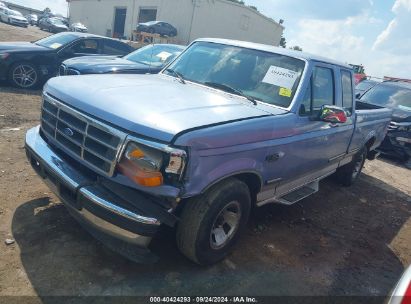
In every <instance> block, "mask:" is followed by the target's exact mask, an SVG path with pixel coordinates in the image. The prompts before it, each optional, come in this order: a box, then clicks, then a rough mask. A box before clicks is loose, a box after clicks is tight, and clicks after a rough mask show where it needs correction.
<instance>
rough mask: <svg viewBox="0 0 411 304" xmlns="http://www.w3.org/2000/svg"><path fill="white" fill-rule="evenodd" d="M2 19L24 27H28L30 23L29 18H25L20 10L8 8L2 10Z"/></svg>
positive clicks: (0, 18)
mask: <svg viewBox="0 0 411 304" xmlns="http://www.w3.org/2000/svg"><path fill="white" fill-rule="evenodd" d="M0 20H1V21H3V22H7V23H9V24H12V25H18V26H23V27H28V25H29V22H28V21H27V19H26V18H24V17H23V15H22V14H21V13H20V12H18V11H13V10H11V9H8V8H6V9H2V10H0Z"/></svg>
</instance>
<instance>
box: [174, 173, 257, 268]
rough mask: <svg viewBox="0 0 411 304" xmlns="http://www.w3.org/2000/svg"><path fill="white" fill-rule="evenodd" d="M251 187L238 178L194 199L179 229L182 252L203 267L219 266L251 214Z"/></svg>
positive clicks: (179, 242)
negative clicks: (215, 264)
mask: <svg viewBox="0 0 411 304" xmlns="http://www.w3.org/2000/svg"><path fill="white" fill-rule="evenodd" d="M250 207H251V198H250V192H249V190H248V187H247V185H246V184H245V183H243V182H242V181H239V180H237V179H235V178H230V179H227V180H225V181H223V182H221V183H220V184H218V185H216V186H214V187H212V188H211V189H210V190H209V191H207V192H206V193H205V194H203V195H201V196H199V197H197V198H194V199H190V200H188V201H187V202H186V205H185V206H184V209H183V212H182V215H181V220H180V222H179V225H178V228H177V245H178V248H179V249H180V251H181V252H182V253H183V254H184V255H185V256H187V257H188V258H189V259H191V260H192V261H194V262H196V263H198V264H200V265H209V264H213V263H216V262H218V261H220V260H221V259H223V258H224V257H226V256H227V255H228V254H229V253H230V252H231V249H232V248H233V246H234V244H235V243H236V241H237V239H238V238H239V236H240V234H241V232H242V230H243V229H244V227H245V226H246V223H247V220H248V216H249V214H250Z"/></svg>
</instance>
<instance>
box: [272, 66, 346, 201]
mask: <svg viewBox="0 0 411 304" xmlns="http://www.w3.org/2000/svg"><path fill="white" fill-rule="evenodd" d="M342 97H343V96H342V83H341V77H340V70H339V68H337V67H335V66H332V65H327V64H320V63H318V64H316V65H315V66H314V67H313V69H312V74H311V80H310V82H309V85H308V86H307V88H306V91H305V96H304V98H303V100H302V102H301V105H300V108H299V113H297V114H298V117H297V120H296V125H295V130H297V134H296V135H295V136H296V138H299V139H298V140H297V141H295V142H293V143H292V150H290V153H291V154H292V155H290V156H291V159H292V160H293V163H294V164H296V165H295V166H294V167H293V170H290V171H288V170H286V172H285V175H284V183H283V184H282V185H280V186H279V188H278V189H277V191H278V192H280V193H281V192H286V191H288V190H290V189H291V188H292V187H293V186H294V185H295V183H296V180H298V181H297V184H298V183H301V182H306V181H307V182H308V181H312V180H314V179H316V178H319V177H321V176H324V175H327V174H328V173H331V172H333V170H335V169H336V168H337V167H338V164H339V162H340V161H341V159H343V158H344V156H345V155H346V153H347V149H348V145H349V143H350V140H351V137H352V134H353V128H354V124H353V115H352V113H348V111H347V116H348V119H347V121H346V122H345V123H338V124H332V123H329V122H324V121H320V120H318V119H314V117H316V116H318V114H319V112H320V109H321V107H322V106H324V105H336V106H339V107H342ZM351 97H352V96H351ZM351 112H352V109H351Z"/></svg>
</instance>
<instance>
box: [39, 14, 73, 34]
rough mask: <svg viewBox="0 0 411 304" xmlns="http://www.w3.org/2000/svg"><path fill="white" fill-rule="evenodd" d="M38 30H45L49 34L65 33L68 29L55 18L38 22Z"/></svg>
mask: <svg viewBox="0 0 411 304" xmlns="http://www.w3.org/2000/svg"><path fill="white" fill-rule="evenodd" d="M39 28H40V29H41V30H46V31H49V32H51V33H60V32H67V31H68V27H67V25H65V24H64V22H63V21H62V20H61V19H59V18H56V17H52V18H43V19H41V20H40V21H39Z"/></svg>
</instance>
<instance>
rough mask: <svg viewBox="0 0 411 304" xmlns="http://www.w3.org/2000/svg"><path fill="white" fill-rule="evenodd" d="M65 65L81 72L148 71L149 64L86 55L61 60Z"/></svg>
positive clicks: (114, 57) (112, 57)
mask: <svg viewBox="0 0 411 304" xmlns="http://www.w3.org/2000/svg"><path fill="white" fill-rule="evenodd" d="M63 64H65V65H66V66H67V67H69V68H72V69H75V70H78V71H80V72H81V73H82V74H87V73H88V74H91V73H93V74H94V73H95V74H98V73H108V72H121V71H127V70H133V71H136V72H138V71H141V73H145V72H148V71H150V66H148V65H146V64H143V63H136V62H133V61H130V60H127V59H124V58H119V57H117V56H87V57H76V58H72V59H68V60H66V61H64V62H63Z"/></svg>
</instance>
